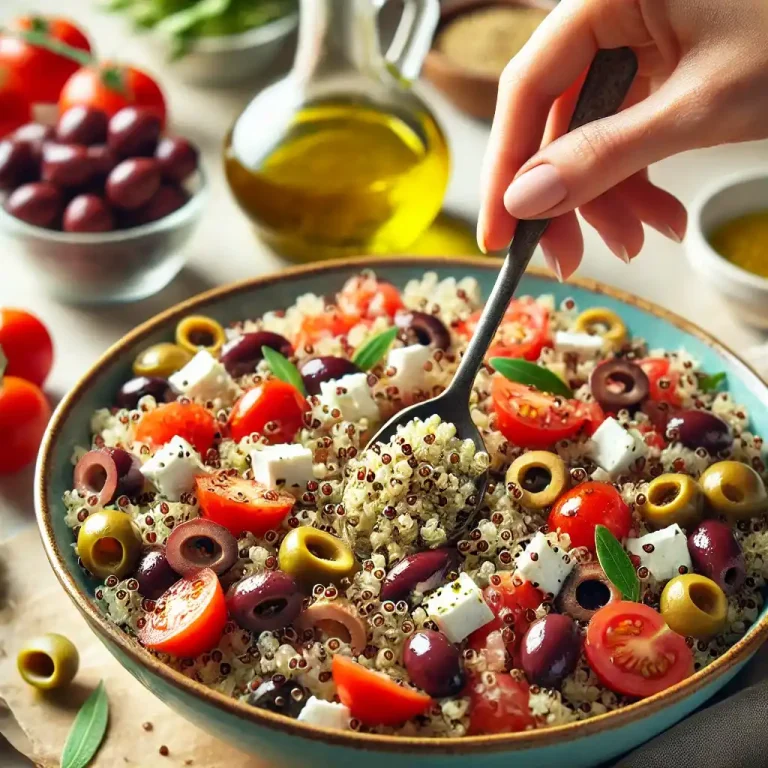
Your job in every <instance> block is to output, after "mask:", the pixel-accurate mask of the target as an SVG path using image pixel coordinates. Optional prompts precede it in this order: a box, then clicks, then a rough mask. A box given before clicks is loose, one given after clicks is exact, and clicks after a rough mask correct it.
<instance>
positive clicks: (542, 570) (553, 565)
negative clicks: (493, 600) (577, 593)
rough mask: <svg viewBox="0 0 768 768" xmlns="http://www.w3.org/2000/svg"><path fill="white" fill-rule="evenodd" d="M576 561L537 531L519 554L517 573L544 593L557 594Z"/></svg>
mask: <svg viewBox="0 0 768 768" xmlns="http://www.w3.org/2000/svg"><path fill="white" fill-rule="evenodd" d="M574 565H576V561H575V560H574V559H573V558H572V557H571V556H570V555H569V554H568V553H567V552H565V551H564V550H563V549H561V548H560V547H553V546H552V545H551V544H550V543H549V540H548V539H547V537H546V536H545V535H544V534H543V533H542V532H541V531H537V532H536V535H535V536H534V537H533V538H532V539H531V541H530V542H529V543H528V546H526V548H525V549H524V550H523V551H522V552H521V553H520V554H519V555H518V556H517V570H516V571H515V573H516V574H517V575H518V576H520V577H521V578H522V579H523V580H524V581H530V582H531V584H533V586H534V587H537V588H538V589H540V590H541V591H542V592H544V593H549V594H551V595H557V593H558V592H560V588H561V587H562V586H563V582H564V581H565V580H566V579H567V578H568V574H569V573H570V572H571V571H572V570H573V566H574Z"/></svg>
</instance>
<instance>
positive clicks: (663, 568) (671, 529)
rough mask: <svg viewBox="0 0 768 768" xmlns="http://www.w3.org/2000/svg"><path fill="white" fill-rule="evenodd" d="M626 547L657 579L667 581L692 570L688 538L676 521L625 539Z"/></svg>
mask: <svg viewBox="0 0 768 768" xmlns="http://www.w3.org/2000/svg"><path fill="white" fill-rule="evenodd" d="M626 547H627V552H629V553H630V554H632V555H637V557H639V558H640V565H641V566H645V567H646V568H647V569H648V570H649V571H650V572H651V576H653V578H654V579H656V580H658V581H668V580H669V579H672V578H674V577H675V576H679V575H680V574H682V573H691V572H692V571H693V564H692V563H691V555H690V553H689V552H688V540H687V538H686V536H685V532H684V531H683V529H682V528H681V527H680V526H679V525H678V524H677V523H675V524H674V525H669V526H667V527H666V528H662V529H661V530H660V531H654V532H653V533H649V534H646V535H645V536H641V537H640V538H639V539H627V544H626Z"/></svg>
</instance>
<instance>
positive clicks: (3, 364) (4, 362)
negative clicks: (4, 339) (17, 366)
mask: <svg viewBox="0 0 768 768" xmlns="http://www.w3.org/2000/svg"><path fill="white" fill-rule="evenodd" d="M7 367H8V358H7V357H6V356H5V353H4V352H3V348H2V347H0V384H2V382H3V375H4V374H5V369H6V368H7Z"/></svg>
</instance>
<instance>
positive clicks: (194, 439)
mask: <svg viewBox="0 0 768 768" xmlns="http://www.w3.org/2000/svg"><path fill="white" fill-rule="evenodd" d="M218 431H219V426H218V424H217V423H216V419H214V418H213V416H212V415H211V414H210V412H209V411H207V410H206V409H205V408H203V406H202V405H198V404H197V403H186V402H185V403H181V402H175V403H167V404H165V405H158V407H157V408H155V410H153V411H149V412H147V413H145V414H144V415H143V416H142V417H141V421H140V422H139V425H138V426H137V427H136V439H137V440H138V441H139V442H141V443H147V445H149V446H151V447H152V448H160V446H162V445H165V444H166V443H167V442H168V441H169V440H171V439H173V438H174V437H175V436H176V435H178V436H179V437H183V438H184V439H185V440H186V441H187V442H188V443H190V444H191V445H193V446H194V447H195V450H197V451H198V453H200V454H202V455H203V456H204V455H205V454H206V452H207V451H208V449H209V448H210V447H211V446H212V445H213V441H214V440H215V439H216V434H217V433H218Z"/></svg>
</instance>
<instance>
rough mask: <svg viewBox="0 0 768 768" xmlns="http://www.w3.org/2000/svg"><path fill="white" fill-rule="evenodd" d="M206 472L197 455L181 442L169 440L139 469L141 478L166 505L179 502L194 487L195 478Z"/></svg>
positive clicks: (184, 441) (179, 438)
mask: <svg viewBox="0 0 768 768" xmlns="http://www.w3.org/2000/svg"><path fill="white" fill-rule="evenodd" d="M206 472H207V470H206V468H205V467H204V466H203V463H202V462H201V461H200V454H199V453H198V452H197V451H196V450H195V449H194V448H193V447H192V446H191V445H190V444H189V443H188V442H187V441H186V440H185V439H184V438H183V437H179V436H178V435H176V437H174V438H172V439H171V440H169V441H168V442H167V443H166V444H165V445H164V446H163V447H162V448H160V449H159V450H158V451H157V453H155V455H154V456H152V458H151V459H149V460H148V461H146V462H145V463H144V465H143V466H142V467H141V474H142V475H144V477H146V478H147V480H149V481H150V482H151V483H152V485H154V486H155V488H157V491H158V493H160V495H161V496H164V497H165V498H166V499H168V500H169V501H178V500H179V499H180V498H181V495H182V494H183V493H189V492H190V491H192V490H193V489H194V487H195V476H196V475H202V474H205V473H206Z"/></svg>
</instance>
